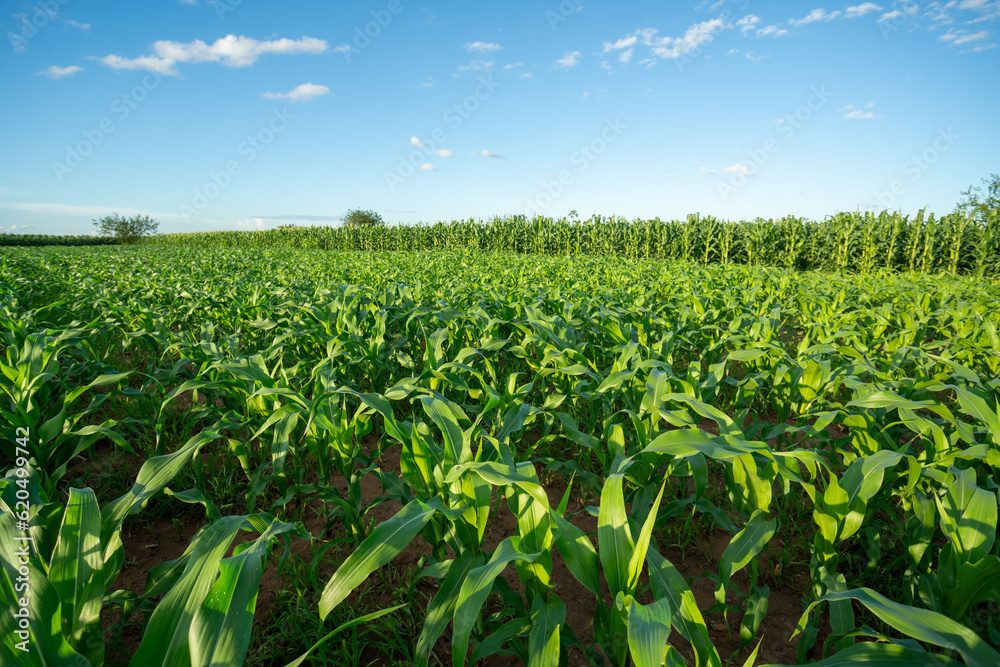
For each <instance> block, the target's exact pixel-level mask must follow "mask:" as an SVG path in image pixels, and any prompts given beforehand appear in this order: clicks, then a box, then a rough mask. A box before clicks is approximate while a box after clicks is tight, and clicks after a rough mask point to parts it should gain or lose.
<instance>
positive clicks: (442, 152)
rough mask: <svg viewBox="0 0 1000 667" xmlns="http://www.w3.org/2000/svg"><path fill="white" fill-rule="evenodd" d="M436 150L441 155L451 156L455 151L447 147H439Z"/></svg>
mask: <svg viewBox="0 0 1000 667" xmlns="http://www.w3.org/2000/svg"><path fill="white" fill-rule="evenodd" d="M434 152H435V153H437V154H438V156H440V157H451V156H452V155H454V153H453V152H451V151H450V150H448V149H447V148H438V149H436V150H435V151H434Z"/></svg>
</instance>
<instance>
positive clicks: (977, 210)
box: [956, 174, 1000, 218]
mask: <svg viewBox="0 0 1000 667" xmlns="http://www.w3.org/2000/svg"><path fill="white" fill-rule="evenodd" d="M983 186H985V188H986V190H985V192H984V191H983V188H981V187H972V186H970V187H969V189H968V190H966V191H965V192H963V193H962V199H961V200H960V201H959V202H958V206H957V207H956V208H957V210H958V211H959V212H960V213H966V214H972V215H974V216H976V217H977V218H983V217H985V215H986V213H987V212H988V211H991V210H995V209H1000V175H998V174H990V177H989V178H984V179H983Z"/></svg>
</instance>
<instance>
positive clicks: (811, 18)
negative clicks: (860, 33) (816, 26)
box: [788, 8, 840, 28]
mask: <svg viewBox="0 0 1000 667" xmlns="http://www.w3.org/2000/svg"><path fill="white" fill-rule="evenodd" d="M838 16H840V10H839V9H838V10H835V11H832V12H829V13H827V11H826V10H825V9H823V8H820V9H814V10H812V11H811V12H809V13H808V14H806V15H805V16H804V17H802V18H800V19H788V22H789V23H790V24H791V25H792V26H794V27H796V28H800V27H802V26H804V25H808V24H810V23H816V22H817V21H823V22H824V23H829V22H830V21H832V20H833V19H835V18H837V17H838Z"/></svg>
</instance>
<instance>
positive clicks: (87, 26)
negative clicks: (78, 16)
mask: <svg viewBox="0 0 1000 667" xmlns="http://www.w3.org/2000/svg"><path fill="white" fill-rule="evenodd" d="M63 23H65V24H66V25H71V26H73V27H74V28H79V29H80V30H90V24H89V23H80V22H79V21H71V20H70V19H65V20H64V21H63Z"/></svg>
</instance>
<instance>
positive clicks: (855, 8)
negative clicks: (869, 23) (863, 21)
mask: <svg viewBox="0 0 1000 667" xmlns="http://www.w3.org/2000/svg"><path fill="white" fill-rule="evenodd" d="M880 11H882V8H881V7H879V6H878V5H876V4H875V3H874V2H863V3H861V4H860V5H851V6H850V7H848V8H847V11H845V12H844V16H845V17H846V18H849V19H856V18H860V17H862V16H864V15H866V14H871V13H872V12H880Z"/></svg>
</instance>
